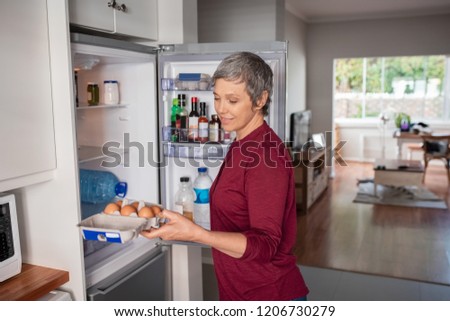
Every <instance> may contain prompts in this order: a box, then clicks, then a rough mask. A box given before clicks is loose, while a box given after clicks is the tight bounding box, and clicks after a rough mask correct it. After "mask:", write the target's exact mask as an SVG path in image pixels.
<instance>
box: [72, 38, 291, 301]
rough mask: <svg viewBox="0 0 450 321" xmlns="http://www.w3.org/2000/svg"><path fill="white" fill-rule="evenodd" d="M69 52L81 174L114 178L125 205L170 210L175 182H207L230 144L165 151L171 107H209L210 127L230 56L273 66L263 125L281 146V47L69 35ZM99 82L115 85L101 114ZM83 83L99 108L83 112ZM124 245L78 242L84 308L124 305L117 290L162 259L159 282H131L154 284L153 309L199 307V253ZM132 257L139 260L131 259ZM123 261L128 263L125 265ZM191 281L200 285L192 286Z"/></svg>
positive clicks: (172, 246) (177, 145) (161, 245)
mask: <svg viewBox="0 0 450 321" xmlns="http://www.w3.org/2000/svg"><path fill="white" fill-rule="evenodd" d="M71 48H72V67H73V71H74V72H73V76H74V84H75V85H74V87H75V88H74V92H75V95H74V97H76V105H77V107H76V111H75V115H76V117H75V119H76V130H77V133H76V134H77V148H78V164H79V168H80V169H95V170H103V171H109V172H112V173H113V174H115V175H116V176H117V177H118V179H119V180H120V181H125V182H127V184H128V191H127V195H126V197H127V198H129V199H132V200H145V201H147V202H152V203H158V204H161V205H162V206H163V207H164V208H168V209H171V210H173V209H174V196H175V193H176V191H177V190H178V186H179V180H180V177H181V176H189V177H190V179H191V182H193V181H194V180H195V178H196V177H197V169H198V167H207V168H208V173H209V175H210V176H211V178H212V179H213V180H214V178H215V177H216V175H217V173H218V171H219V168H220V166H221V164H222V162H223V159H224V156H225V154H226V152H227V148H228V144H229V143H228V142H227V143H225V142H219V143H214V144H212V143H211V144H210V143H206V144H200V143H197V142H192V143H191V142H173V141H171V138H170V132H171V127H170V126H171V119H170V115H171V107H172V100H173V98H177V97H178V95H179V94H184V95H186V108H187V109H188V111H190V110H191V104H190V102H191V98H192V97H197V98H198V101H199V102H204V103H205V104H206V106H207V117H208V120H210V119H211V115H212V114H215V111H214V97H213V93H212V89H213V88H212V86H211V85H210V82H209V81H208V79H209V77H211V76H212V75H213V73H214V71H215V69H216V67H217V66H218V64H219V63H220V61H221V60H222V59H223V58H225V57H226V56H228V55H229V54H231V53H233V52H236V51H252V52H255V53H257V54H258V55H260V56H261V57H262V58H263V59H264V60H265V61H266V62H267V63H268V64H269V65H270V66H271V68H272V70H273V73H274V91H273V96H272V104H271V106H270V108H269V115H268V116H266V121H267V123H268V124H269V125H270V126H271V127H272V128H273V129H274V130H275V132H276V133H277V134H278V135H279V136H280V138H281V139H284V140H287V138H288V135H287V133H286V121H287V119H286V113H285V104H286V63H287V43H286V42H255V43H199V44H180V45H161V46H160V47H158V48H156V47H149V46H144V45H140V44H136V43H131V42H126V41H123V40H117V39H110V38H105V37H99V36H92V35H86V34H79V33H72V34H71ZM181 75H202V76H201V77H202V81H201V82H202V83H200V81H197V80H189V79H188V80H187V81H186V80H185V79H181V78H180V76H181ZM205 79H206V82H204V80H205ZM105 80H116V81H117V82H118V84H119V103H118V104H115V105H105V104H104V99H103V94H104V91H103V82H104V81H105ZM90 83H97V84H98V86H99V89H100V95H99V97H100V101H99V104H98V105H96V106H88V104H87V101H88V98H89V97H88V90H87V86H88V84H90ZM104 206H105V204H86V203H82V204H81V209H82V219H85V218H87V217H89V216H90V215H93V214H95V213H99V212H101V211H102V209H103V207H104ZM130 243H131V245H130V244H126V245H121V244H108V243H102V242H95V241H84V250H85V265H86V278H87V281H86V286H87V288H88V298H89V299H101V300H103V299H105V300H107V299H114V300H121V299H126V298H124V297H126V295H125V294H124V293H126V292H127V291H130V287H127V286H126V285H122V284H126V281H127V280H122V279H121V277H122V276H124V275H130V273H132V272H130V271H134V270H136V271H140V270H142V269H143V268H142V266H144V265H145V266H146V268H145V269H147V270H148V269H150V270H151V269H152V268H151V267H150V268H148V267H147V265H146V264H147V263H148V262H150V261H152V260H154V258H155V257H157V256H158V255H160V256H161V253H164V255H163V256H162V259H161V260H159V263H158V268H156V269H155V271H159V272H158V273H156V274H157V275H161V273H162V272H161V271H164V273H163V278H159V280H158V278H153V279H149V280H146V281H145V280H140V279H139V277H138V279H139V281H138V283H143V282H144V283H145V282H156V283H155V284H158V287H162V286H164V288H165V290H164V291H161V293H160V294H159V295H158V296H156V297H152V298H151V299H152V300H158V299H161V300H171V299H173V300H178V299H195V300H197V299H201V293H200V292H201V289H200V290H199V289H198V287H199V286H200V287H201V284H200V283H201V271H198V269H201V262H198V261H199V260H201V251H199V248H200V249H201V247H200V246H197V245H195V244H185V243H182V242H180V243H176V242H175V243H173V242H172V243H165V242H158V241H154V240H153V241H150V240H146V239H145V240H143V239H142V237H139V238H137V239H136V240H134V241H132V242H130ZM135 248H136V249H135ZM155 249H156V250H155ZM132 252H133V253H134V252H135V253H136V254H135V255H134V254H130V253H132ZM120 253H123V254H120ZM199 253H200V254H199ZM122 255H123V256H126V257H127V259H123V258H122ZM199 255H200V256H199ZM142 257H145V259H144V260H143V259H142ZM108 260H109V261H113V262H109V261H108ZM161 262H163V264H162V263H161ZM161 264H162V265H161ZM105 266H108V268H105ZM161 266H162V267H161ZM188 268H189V269H190V270H189V271H188V272H186V270H185V269H188ZM145 269H144V270H145ZM99 271H100V272H99ZM102 271H103V272H105V273H103V272H102ZM124 271H125V272H124ZM147 274H148V273H147ZM195 277H197V279H198V280H199V281H198V282H195V281H193V280H194V279H195ZM160 279H163V281H162V282H161V280H160ZM108 280H109V281H108ZM118 280H120V281H118ZM105 283H108V284H106V285H105ZM99 284H100V285H101V286H99ZM117 284H121V286H120V287H121V288H122V289H126V290H121V291H120V293H122V296H120V295H119V296H117V294H111V296H109V297H108V296H105V295H104V294H100V295H98V296H97V297H95V296H92V293H98V290H100V292H102V291H103V290H102V289H104V288H112V289H114V288H116V287H117V286H116V285H117ZM130 284H132V283H130ZM131 287H133V286H132V285H131ZM103 292H104V291H103ZM146 295H147V294H146V293H143V294H142V296H139V295H138V296H136V297H134V299H135V300H139V299H142V300H146V299H149V297H148V296H146Z"/></svg>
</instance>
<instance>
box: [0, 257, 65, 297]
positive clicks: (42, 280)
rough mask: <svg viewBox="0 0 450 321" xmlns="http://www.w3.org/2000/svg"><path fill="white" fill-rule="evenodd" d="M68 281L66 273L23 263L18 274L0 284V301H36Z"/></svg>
mask: <svg viewBox="0 0 450 321" xmlns="http://www.w3.org/2000/svg"><path fill="white" fill-rule="evenodd" d="M68 281H69V272H67V271H63V270H56V269H52V268H48V267H44V266H38V265H31V264H26V263H23V264H22V272H21V273H20V274H17V275H15V276H13V277H12V278H10V279H8V280H6V281H3V282H0V301H32V300H36V299H39V298H40V297H42V296H44V295H46V294H47V293H49V292H50V291H53V290H55V289H56V288H58V287H60V286H61V285H63V284H64V283H66V282H68Z"/></svg>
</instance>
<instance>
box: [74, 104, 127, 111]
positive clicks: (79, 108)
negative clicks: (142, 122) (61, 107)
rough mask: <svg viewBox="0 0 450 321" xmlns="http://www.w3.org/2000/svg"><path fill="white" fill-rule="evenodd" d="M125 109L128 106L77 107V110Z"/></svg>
mask: <svg viewBox="0 0 450 321" xmlns="http://www.w3.org/2000/svg"><path fill="white" fill-rule="evenodd" d="M125 107H127V105H126V104H117V105H95V106H88V105H80V106H78V107H77V110H88V109H107V108H125Z"/></svg>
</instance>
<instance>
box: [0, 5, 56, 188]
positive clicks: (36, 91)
mask: <svg viewBox="0 0 450 321" xmlns="http://www.w3.org/2000/svg"><path fill="white" fill-rule="evenodd" d="M0 21H2V24H3V25H4V26H8V28H1V30H0V42H1V44H2V48H4V49H5V50H2V59H1V60H0V66H1V71H2V72H1V76H0V77H1V78H0V79H1V82H0V84H1V86H0V97H1V99H2V102H1V107H0V109H1V117H0V137H1V141H2V144H1V153H0V190H1V189H3V185H2V183H4V182H2V181H5V180H10V179H13V178H19V177H20V179H21V182H22V186H23V185H28V184H27V182H26V181H24V176H27V175H31V174H37V173H42V172H45V171H49V170H52V169H54V168H55V167H56V156H55V138H54V127H53V106H52V88H51V77H50V54H49V38H48V22H47V5H46V1H45V0H39V1H37V0H36V1H33V5H30V3H29V2H27V1H6V2H4V3H2V10H0ZM12 31H13V32H12ZM9 187H14V188H15V187H20V186H18V185H9Z"/></svg>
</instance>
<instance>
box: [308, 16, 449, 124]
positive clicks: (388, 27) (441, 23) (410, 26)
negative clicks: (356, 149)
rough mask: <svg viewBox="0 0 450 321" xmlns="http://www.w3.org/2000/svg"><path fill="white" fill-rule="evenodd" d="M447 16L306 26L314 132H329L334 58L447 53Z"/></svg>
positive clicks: (309, 91) (309, 100) (310, 103)
mask: <svg viewBox="0 0 450 321" xmlns="http://www.w3.org/2000/svg"><path fill="white" fill-rule="evenodd" d="M448 30H450V15H448V14H446V15H436V16H426V17H415V18H399V19H382V20H381V19H380V20H367V21H352V22H337V23H318V24H309V25H308V30H307V60H308V63H307V78H306V79H307V106H309V108H311V109H312V111H313V122H312V129H313V131H329V130H331V129H332V119H333V112H332V103H333V59H335V58H343V57H371V56H397V55H429V54H448V53H450V41H449V40H448Z"/></svg>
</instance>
